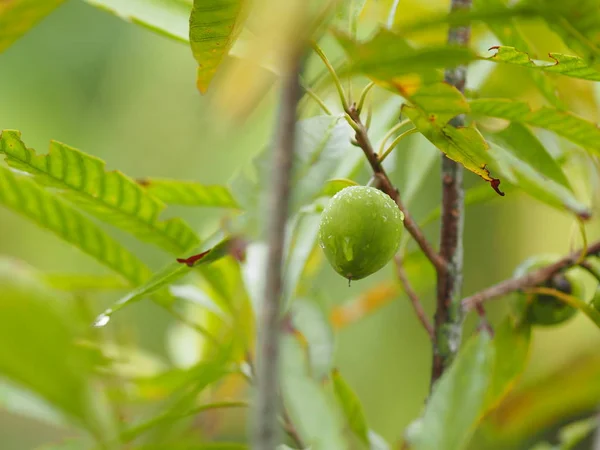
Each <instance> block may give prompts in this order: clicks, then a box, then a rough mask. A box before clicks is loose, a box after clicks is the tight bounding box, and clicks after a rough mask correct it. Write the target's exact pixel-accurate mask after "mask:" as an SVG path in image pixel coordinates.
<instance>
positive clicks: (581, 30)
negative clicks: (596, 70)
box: [524, 0, 600, 61]
mask: <svg viewBox="0 0 600 450" xmlns="http://www.w3.org/2000/svg"><path fill="white" fill-rule="evenodd" d="M524 4H525V5H532V6H534V8H536V9H537V10H538V11H539V14H540V15H541V16H542V17H543V18H544V19H545V20H546V22H547V23H548V25H549V27H550V28H551V29H552V30H553V31H554V32H556V34H558V35H559V36H560V37H561V38H562V39H563V41H564V42H565V43H566V44H567V45H568V46H569V47H570V48H571V49H573V50H575V51H576V52H577V53H579V54H580V55H581V56H583V58H585V59H586V60H588V61H594V60H597V59H598V58H599V57H600V34H599V32H600V11H599V10H598V2H597V1H596V0H572V1H570V2H568V3H565V2H563V1H561V0H529V1H525V2H524Z"/></svg>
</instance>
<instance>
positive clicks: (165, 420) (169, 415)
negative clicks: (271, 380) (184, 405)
mask: <svg viewBox="0 0 600 450" xmlns="http://www.w3.org/2000/svg"><path fill="white" fill-rule="evenodd" d="M217 375H218V378H220V377H221V376H222V375H223V374H222V373H218V374H217ZM218 378H217V379H218ZM247 406H248V404H247V403H246V402H242V401H237V402H226V401H224V402H215V403H206V404H204V405H200V406H196V407H193V408H190V409H188V410H186V411H167V412H165V413H164V414H161V415H159V416H157V417H153V418H152V419H150V420H148V421H146V422H143V423H140V424H139V425H136V426H134V427H132V428H129V429H128V430H126V431H125V432H123V433H122V434H121V440H122V441H123V442H130V441H132V440H134V439H135V438H137V437H138V436H140V435H142V434H144V433H146V432H148V431H149V430H151V429H153V428H155V427H160V426H163V425H170V424H172V423H173V422H176V421H178V420H181V419H185V418H187V417H192V416H197V415H199V414H200V413H203V412H206V411H212V410H216V409H225V408H245V407H247Z"/></svg>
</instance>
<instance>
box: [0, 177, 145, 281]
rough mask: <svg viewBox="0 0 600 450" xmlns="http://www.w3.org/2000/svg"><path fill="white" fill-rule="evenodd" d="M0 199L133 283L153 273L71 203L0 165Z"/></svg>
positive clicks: (5, 204) (7, 205)
mask: <svg viewBox="0 0 600 450" xmlns="http://www.w3.org/2000/svg"><path fill="white" fill-rule="evenodd" d="M0 203H1V204H3V205H4V206H6V207H8V208H10V209H12V210H13V211H15V212H17V213H19V214H22V215H24V216H25V217H27V218H29V219H31V220H32V221H33V222H35V223H36V224H38V225H40V226H41V227H43V228H46V229H48V230H50V231H52V232H53V233H54V234H56V235H58V236H59V237H60V238H62V239H63V240H65V241H66V242H68V243H70V244H73V245H74V246H75V247H77V248H78V249H79V250H81V251H83V252H84V253H86V254H88V255H90V256H92V257H93V258H95V259H96V260H98V261H99V262H100V263H102V264H104V265H105V266H107V267H109V268H110V269H112V270H114V271H115V272H116V273H118V274H120V275H121V276H123V277H124V278H125V279H127V280H128V281H129V282H131V283H132V284H139V283H141V282H143V281H144V280H146V279H147V278H148V277H149V276H150V274H151V272H150V269H148V267H146V265H145V264H144V263H143V262H141V261H140V260H139V259H138V258H137V257H136V256H135V255H133V254H132V253H130V252H129V251H128V250H127V249H125V248H124V247H123V246H122V245H121V244H120V243H119V242H117V241H116V240H114V239H113V238H112V237H110V236H109V235H108V234H107V233H106V232H104V231H103V230H102V229H101V228H100V227H98V226H97V225H96V224H95V223H94V222H92V221H91V220H90V219H88V218H87V217H85V216H84V215H82V214H81V213H80V212H78V211H77V210H76V209H74V208H73V207H72V206H71V205H69V204H68V203H65V202H63V201H61V200H60V199H59V198H57V197H56V195H55V194H54V193H52V192H49V191H47V190H45V189H44V188H42V187H41V186H40V185H38V184H37V183H36V182H35V181H33V180H32V179H30V178H25V177H19V176H16V175H15V174H13V173H12V172H11V171H10V170H9V169H7V168H5V167H0Z"/></svg>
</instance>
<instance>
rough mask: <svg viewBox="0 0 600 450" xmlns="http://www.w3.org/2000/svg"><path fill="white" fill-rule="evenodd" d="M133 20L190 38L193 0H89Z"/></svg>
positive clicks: (160, 32)
mask: <svg viewBox="0 0 600 450" xmlns="http://www.w3.org/2000/svg"><path fill="white" fill-rule="evenodd" d="M85 1H86V2H87V3H89V4H90V5H94V6H96V7H98V8H100V9H103V10H105V11H108V12H110V13H112V14H115V15H116V16H118V17H120V18H122V19H123V20H126V21H128V22H131V23H135V24H137V25H141V26H143V27H145V28H148V29H149V30H151V31H154V32H157V33H159V34H162V35H164V36H168V37H170V38H173V39H175V40H178V41H181V42H187V41H188V27H189V17H190V11H191V9H192V0H126V1H124V0H85Z"/></svg>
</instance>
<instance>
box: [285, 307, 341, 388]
mask: <svg viewBox="0 0 600 450" xmlns="http://www.w3.org/2000/svg"><path fill="white" fill-rule="evenodd" d="M291 314H292V321H293V324H294V326H295V327H296V329H297V330H298V331H299V332H300V333H301V334H302V336H303V337H304V339H305V340H306V343H307V346H308V359H309V363H310V369H311V374H312V376H313V377H314V378H315V379H317V380H320V379H323V378H324V377H326V376H327V375H328V374H329V372H330V371H331V366H332V364H333V352H334V347H335V335H334V333H333V329H332V328H331V323H330V322H329V320H328V319H327V317H326V316H325V314H324V312H323V311H322V310H321V308H319V306H318V305H317V304H316V303H314V302H311V301H308V300H303V299H297V300H296V301H295V302H294V303H293V304H292V311H291Z"/></svg>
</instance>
